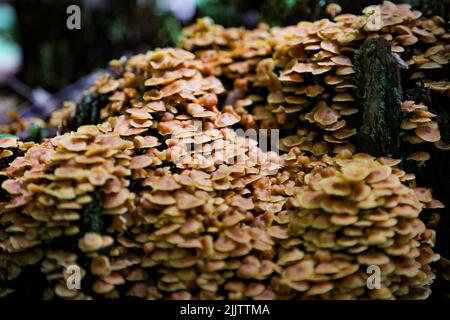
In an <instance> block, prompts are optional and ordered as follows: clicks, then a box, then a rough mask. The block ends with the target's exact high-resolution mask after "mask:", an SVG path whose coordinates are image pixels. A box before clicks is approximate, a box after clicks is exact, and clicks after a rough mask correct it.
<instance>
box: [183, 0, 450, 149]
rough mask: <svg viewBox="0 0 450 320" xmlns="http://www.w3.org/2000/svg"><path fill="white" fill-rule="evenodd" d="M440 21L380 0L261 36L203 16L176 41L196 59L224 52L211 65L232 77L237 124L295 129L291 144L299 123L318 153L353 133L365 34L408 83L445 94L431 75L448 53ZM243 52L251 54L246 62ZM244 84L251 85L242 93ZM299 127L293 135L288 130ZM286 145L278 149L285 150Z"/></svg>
mask: <svg viewBox="0 0 450 320" xmlns="http://www.w3.org/2000/svg"><path fill="white" fill-rule="evenodd" d="M332 11H333V12H335V13H338V12H339V10H335V9H334V10H332ZM444 24H445V21H444V20H443V19H442V18H440V17H434V18H433V19H423V18H421V13H420V12H419V11H414V10H412V9H411V6H410V5H408V4H401V5H395V4H393V3H391V2H389V1H386V2H384V3H383V4H382V5H377V6H370V7H367V8H366V9H364V11H363V15H361V16H356V15H352V14H339V15H334V14H333V19H332V20H331V21H330V20H329V19H322V20H319V21H315V22H300V23H298V24H297V25H296V26H288V27H275V28H272V29H271V30H270V34H269V35H268V34H267V32H266V31H265V30H266V29H265V26H260V27H259V28H257V29H255V30H253V31H251V32H253V33H251V32H248V33H244V36H243V35H242V30H241V29H224V28H223V27H220V26H217V25H214V24H212V22H211V21H210V20H206V21H205V20H200V21H198V22H197V24H196V25H194V26H191V27H189V28H188V29H186V32H185V38H184V39H183V40H182V41H181V46H182V47H185V48H187V49H198V50H197V51H195V50H194V51H193V52H195V53H196V55H197V56H198V57H204V56H205V55H206V56H208V57H211V56H214V57H227V58H226V59H221V60H220V63H216V64H215V66H217V67H218V66H221V67H222V72H221V74H222V75H223V76H224V77H227V78H231V79H233V81H234V85H233V88H234V89H235V90H237V91H238V92H240V95H239V94H235V97H234V99H231V101H230V103H232V104H233V106H234V108H235V110H236V112H238V113H239V114H241V115H242V117H241V119H242V120H241V121H242V124H243V125H245V126H247V127H259V128H281V129H282V131H283V132H284V133H286V135H290V134H298V135H299V138H298V139H297V140H298V141H299V140H303V139H304V134H303V132H304V129H303V128H309V129H310V130H312V131H313V132H312V133H311V136H310V137H311V139H309V140H308V141H313V142H317V143H320V145H319V146H320V147H319V146H318V147H317V148H319V149H320V150H327V152H328V150H329V151H330V152H335V153H336V152H337V151H339V149H340V147H341V146H342V145H346V147H345V148H352V146H351V142H352V139H351V138H352V137H353V136H355V135H356V129H355V128H353V127H352V126H351V125H350V123H351V122H352V121H354V119H355V117H356V114H357V113H358V111H359V108H358V105H357V103H356V102H355V100H356V96H357V84H355V83H354V81H352V80H353V78H354V75H355V70H354V68H353V67H354V65H353V61H352V58H353V54H354V52H355V51H356V50H357V49H358V48H359V46H360V45H361V43H362V42H363V41H364V40H365V39H367V38H370V37H377V36H381V37H384V38H385V39H386V40H388V41H389V42H390V43H391V45H392V52H393V54H394V55H395V56H396V58H397V61H398V63H399V65H400V66H401V67H403V68H405V69H404V70H403V71H402V72H403V73H404V74H405V78H408V79H409V84H408V85H409V86H410V87H414V85H415V83H419V82H423V83H425V85H426V86H427V87H429V88H430V89H431V90H434V91H437V92H440V93H443V94H445V92H448V83H447V82H445V81H436V80H435V79H436V77H437V78H439V75H436V73H437V74H439V70H442V68H443V66H445V65H447V64H448V59H449V58H450V45H449V44H448V40H449V33H447V32H446V30H445V28H444ZM254 34H256V35H258V38H257V40H255V41H257V42H258V43H259V46H260V47H261V48H264V49H265V50H262V49H261V51H260V52H258V54H256V52H255V51H254V50H251V48H247V47H246V45H247V43H248V44H251V43H252V41H248V40H245V41H244V40H243V39H244V38H245V35H248V36H249V37H250V38H251V39H254V37H252V36H251V35H254ZM211 39H220V41H219V40H218V42H214V41H213V40H211ZM237 42H239V45H236V43H237ZM200 49H201V50H200ZM241 49H243V51H241ZM264 51H265V52H266V54H265V55H264ZM243 52H248V53H249V54H251V55H252V58H251V59H246V56H245V54H243ZM243 59H245V60H244V61H242V60H243ZM248 60H251V61H252V63H248V62H247V61H248ZM229 68H233V69H236V68H240V71H239V72H236V73H235V74H234V75H233V76H232V77H230V74H229V73H228V72H226V70H228V69H229ZM216 72H217V73H218V74H220V71H216ZM238 74H239V75H240V76H239V78H237V75H238ZM444 78H445V77H444ZM249 83H251V84H252V86H251V87H250V88H251V89H252V90H248V89H249ZM299 126H300V127H302V130H300V131H301V132H295V129H296V128H298V127H299ZM312 136H314V139H313V138H312ZM291 140H292V139H289V140H288V141H289V142H290V141H291ZM289 142H288V145H284V144H282V147H284V148H289ZM308 145H312V144H308ZM336 147H338V149H337V150H334V148H336ZM305 151H311V149H309V150H305Z"/></svg>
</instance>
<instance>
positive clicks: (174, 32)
mask: <svg viewBox="0 0 450 320" xmlns="http://www.w3.org/2000/svg"><path fill="white" fill-rule="evenodd" d="M330 2H334V3H338V4H339V5H340V6H341V7H342V8H343V11H345V12H350V13H359V12H360V11H361V10H362V8H364V7H365V6H367V5H370V4H377V3H380V2H382V1H370V0H358V1H354V0H334V1H329V0H10V1H1V0H0V111H1V112H0V123H5V122H7V121H8V120H9V115H8V112H9V111H16V112H17V113H18V114H22V115H35V116H40V117H45V116H47V115H48V114H49V113H50V112H51V111H52V110H53V109H55V108H56V107H58V106H59V105H60V104H61V102H62V101H64V100H66V99H75V100H76V99H77V97H78V96H79V95H80V93H81V92H82V91H83V90H84V89H85V87H86V86H88V85H89V83H90V81H92V79H93V77H94V76H95V74H96V73H95V71H96V70H97V69H98V68H104V67H106V66H107V62H108V61H109V60H111V59H113V58H117V57H120V56H122V55H130V54H133V53H136V52H142V51H145V50H148V49H151V48H156V47H164V46H171V45H174V44H176V43H177V40H178V38H179V36H180V34H181V29H182V28H183V26H185V25H187V24H189V23H192V22H193V21H195V19H196V18H198V17H202V16H209V17H211V18H212V19H213V20H214V21H215V22H217V23H219V24H222V25H224V26H244V27H247V28H252V27H254V26H256V25H257V23H259V22H267V23H269V24H270V25H288V24H295V23H296V22H298V21H300V20H316V19H318V18H322V17H325V16H326V12H325V7H326V5H327V4H328V3H330ZM394 2H395V1H394ZM397 2H403V3H405V2H409V3H411V4H412V5H413V6H415V7H417V8H419V9H421V10H422V11H425V12H426V13H427V14H428V15H432V14H447V13H448V12H449V10H448V9H449V5H448V3H449V1H448V0H442V1H434V0H409V1H408V0H403V1H397ZM73 4H75V5H78V6H79V7H80V8H81V29H80V30H69V29H68V28H67V27H66V21H67V18H68V17H69V14H68V13H67V12H66V10H67V7H68V6H70V5H73Z"/></svg>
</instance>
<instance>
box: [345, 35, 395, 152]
mask: <svg viewBox="0 0 450 320" xmlns="http://www.w3.org/2000/svg"><path fill="white" fill-rule="evenodd" d="M354 60H355V61H354V65H355V69H356V72H357V76H356V81H357V86H358V99H359V104H360V106H361V108H362V119H361V127H360V130H359V137H358V138H359V143H360V148H361V150H362V151H363V152H367V153H369V154H372V155H374V156H392V157H399V156H400V138H399V133H400V121H401V119H400V115H401V111H400V105H401V100H402V88H401V84H400V71H399V66H398V63H397V62H396V61H395V59H394V57H393V55H392V54H391V46H390V44H389V43H388V42H387V41H386V40H385V39H383V38H370V39H367V40H366V41H365V42H364V43H363V44H362V46H361V47H360V49H359V50H358V51H357V52H356V54H355V58H354Z"/></svg>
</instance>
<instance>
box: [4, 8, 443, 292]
mask: <svg viewBox="0 0 450 320" xmlns="http://www.w3.org/2000/svg"><path fill="white" fill-rule="evenodd" d="M376 9H379V10H380V12H381V13H382V14H381V19H378V16H377V15H376V12H375V10H376ZM327 11H328V14H329V15H330V16H331V18H332V19H333V21H330V20H328V19H322V20H320V21H316V22H300V23H298V24H297V25H295V26H290V27H284V28H280V27H276V28H272V29H270V28H269V27H268V26H267V25H265V24H260V25H259V26H258V27H257V28H256V29H254V30H244V29H243V28H228V29H227V28H224V27H222V26H219V25H216V24H214V23H213V21H212V20H210V19H208V18H205V19H200V20H198V21H197V23H196V24H194V25H191V26H188V27H187V28H185V30H184V36H183V38H182V39H181V42H180V48H166V49H157V50H154V51H150V52H148V53H146V54H139V55H136V56H132V57H130V58H123V59H120V60H115V61H112V62H111V68H112V69H116V70H118V71H120V72H117V73H115V74H117V76H113V75H105V76H103V77H100V78H99V79H98V80H97V82H96V83H95V84H94V85H93V86H92V88H91V89H90V92H92V93H94V94H101V95H103V96H105V97H106V98H107V101H108V102H107V103H105V105H104V106H102V109H101V110H100V113H99V116H100V120H99V123H93V124H90V125H87V126H81V127H79V128H77V131H74V132H68V133H65V134H63V135H61V136H57V137H55V138H52V139H47V140H44V141H43V142H42V143H40V144H26V143H23V142H20V141H17V140H16V139H11V138H0V158H1V159H5V158H9V157H12V156H14V155H15V154H14V148H19V149H20V150H21V151H22V152H23V153H24V155H23V156H20V157H17V158H16V159H15V160H13V161H12V162H11V163H10V164H9V165H8V166H7V167H6V168H5V169H4V170H2V171H1V175H2V177H5V178H6V179H5V181H4V182H3V183H2V186H3V190H4V191H6V192H7V195H8V197H9V199H8V200H7V201H6V202H5V203H2V204H1V205H2V206H1V211H0V215H3V214H4V215H3V217H6V218H5V219H0V248H1V249H2V250H6V251H5V252H3V251H2V252H0V258H1V260H2V261H6V264H7V268H6V272H5V274H6V275H7V279H8V281H9V280H10V279H14V278H16V277H19V276H20V273H21V270H22V268H23V267H25V266H23V265H20V264H19V263H18V262H20V263H21V264H26V263H25V262H27V263H29V264H40V267H41V270H42V272H43V273H44V274H45V276H46V278H47V281H48V284H49V285H48V288H47V289H46V290H45V291H44V294H43V296H44V297H46V298H49V299H50V298H56V297H59V298H65V299H92V298H105V299H113V298H114V299H115V298H122V297H127V296H132V297H136V298H142V299H165V298H169V299H225V298H229V299H245V298H252V299H296V298H308V299H311V298H314V299H339V298H344V299H350V298H362V299H367V298H376V299H391V298H399V299H402V298H408V297H412V298H425V297H426V296H427V294H428V291H427V289H425V288H426V287H427V286H428V285H429V283H430V282H431V280H432V279H433V277H434V275H433V273H432V271H431V268H430V266H429V265H430V263H431V262H432V261H435V260H436V259H437V255H435V254H434V253H433V251H432V249H431V248H432V247H433V245H434V241H435V236H434V232H432V231H431V230H428V229H427V228H426V226H425V224H424V223H423V222H422V221H421V220H420V219H419V214H420V212H421V210H422V209H423V208H438V207H442V203H440V202H439V201H437V200H435V199H433V198H432V196H431V193H430V192H429V191H428V190H427V189H421V188H415V189H412V188H410V187H409V186H410V185H411V186H414V184H415V181H414V177H413V176H412V175H411V174H407V173H405V172H403V171H401V170H400V169H399V168H398V167H397V165H398V164H399V162H400V160H397V159H390V158H379V159H376V158H374V157H371V156H370V155H363V154H355V152H357V150H358V148H357V147H356V145H355V144H354V143H355V135H356V133H357V130H356V128H353V127H352V124H353V123H354V121H353V120H354V119H355V117H357V113H358V111H359V106H358V105H357V101H356V100H355V98H354V97H356V96H357V95H356V92H355V90H356V89H357V86H356V85H355V84H354V83H353V82H352V78H353V74H354V73H355V70H354V69H353V63H352V56H353V52H354V51H355V49H356V48H357V46H359V44H360V43H361V41H362V40H364V39H365V38H367V37H372V36H382V37H384V38H386V40H387V41H389V42H390V43H391V44H392V51H393V52H397V53H398V57H399V59H405V63H406V64H407V65H408V67H409V71H408V72H411V74H410V75H411V77H410V78H411V79H410V81H412V82H416V81H421V82H423V83H424V84H425V86H427V87H429V88H430V89H431V90H433V91H436V92H439V93H445V94H448V84H447V83H446V82H436V81H431V80H429V79H428V77H429V72H430V71H429V70H431V71H432V70H433V69H434V68H441V67H442V65H444V64H446V63H447V62H448V58H449V57H448V51H449V50H448V45H447V44H446V43H447V42H448V41H447V40H448V35H446V34H445V30H444V29H442V28H441V23H440V22H439V21H437V20H436V22H435V20H427V19H420V14H419V13H418V12H416V11H413V10H411V8H410V7H409V6H408V5H399V6H397V5H394V4H392V3H390V2H385V3H384V4H382V5H380V6H378V7H369V8H368V9H366V10H365V11H364V12H363V15H361V16H356V15H349V14H340V11H341V9H340V7H339V6H337V5H329V6H328V10H327ZM441 29H442V30H441ZM189 51H191V52H189ZM219 78H220V79H219ZM221 79H227V80H231V81H227V83H230V86H233V88H234V89H236V91H238V92H239V94H242V97H238V98H234V97H229V99H226V100H227V101H226V103H225V104H224V105H223V106H222V105H221V101H222V99H219V97H218V95H221V94H224V93H225V92H226V90H225V87H224V85H223V84H222V81H221ZM227 89H229V88H227ZM255 89H257V90H255ZM260 89H261V90H260ZM229 91H231V90H229ZM255 92H258V94H256V93H255ZM231 98H233V99H231ZM74 110H75V108H74V106H73V104H66V106H65V107H64V108H63V109H61V110H59V111H57V112H56V113H54V115H53V116H52V120H51V123H52V125H55V124H56V125H57V126H58V125H59V124H61V123H62V122H65V121H69V120H70V116H71V115H70V114H71V113H73V112H74ZM402 111H403V112H404V113H405V115H406V116H407V118H406V119H405V121H404V123H403V124H402V129H403V130H404V131H406V132H408V133H410V134H409V135H407V136H405V139H406V140H409V141H411V142H418V143H423V142H425V141H427V142H435V145H436V146H437V147H438V148H443V149H445V148H446V147H447V146H446V145H445V142H443V141H441V140H440V135H439V128H438V125H437V122H435V121H433V118H434V117H435V115H434V114H433V113H431V112H429V111H428V108H427V106H425V105H423V104H419V103H415V102H413V101H405V102H404V103H403V104H402ZM436 121H437V120H436ZM238 123H240V125H243V126H244V127H246V128H253V129H272V128H280V129H281V131H282V134H283V135H282V136H281V139H280V146H279V147H280V150H281V151H282V152H285V154H282V155H277V154H275V153H273V152H264V151H263V150H261V149H260V148H259V147H258V145H257V142H255V141H254V140H252V139H245V138H243V137H240V136H239V135H238V134H237V133H236V132H235V131H234V130H233V129H232V126H234V125H236V124H238ZM304 124H308V125H307V128H308V129H306V126H304ZM413 129H414V130H413ZM286 132H289V133H288V134H289V135H287V134H285V133H286ZM11 153H12V154H11ZM422 155H423V154H415V155H414V156H412V157H414V158H416V156H422ZM411 159H413V158H411ZM420 159H422V158H420ZM18 234H20V235H18ZM60 243H70V244H71V245H73V247H76V249H74V250H76V251H74V252H72V251H68V252H65V251H64V252H59V253H55V252H54V249H55V247H57V248H59V246H60V245H59V244H60ZM64 249H65V250H72V249H70V248H69V247H68V248H64ZM34 250H35V251H34ZM41 251H42V253H40V252H41ZM75 252H76V254H75ZM41 255H42V256H43V257H44V258H42V256H41ZM77 263H79V264H80V265H81V266H85V267H86V266H87V268H86V269H85V268H82V277H84V276H86V274H88V275H89V279H90V280H89V281H90V284H91V288H86V290H85V289H84V288H83V289H82V290H81V292H78V291H76V292H75V293H74V292H72V291H70V292H69V291H68V290H66V289H65V287H64V286H63V282H62V279H64V277H65V274H64V270H65V268H66V267H67V265H68V264H77ZM367 263H370V264H378V265H379V266H380V269H381V270H382V289H381V290H380V291H379V292H377V293H374V292H373V291H370V290H368V289H367V288H366V287H365V279H366V277H367V274H366V268H365V267H366V264H367ZM4 269H5V268H4V266H3V264H0V274H4V273H3V271H4ZM8 292H9V291H8V290H6V291H5V293H4V292H3V291H2V290H0V296H1V295H2V294H7V293H8Z"/></svg>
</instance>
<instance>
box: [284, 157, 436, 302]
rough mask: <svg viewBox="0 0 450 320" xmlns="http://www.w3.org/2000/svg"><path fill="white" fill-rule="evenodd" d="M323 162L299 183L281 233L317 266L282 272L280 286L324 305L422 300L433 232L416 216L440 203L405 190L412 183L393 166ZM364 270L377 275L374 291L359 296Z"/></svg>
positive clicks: (429, 276)
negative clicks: (296, 239)
mask: <svg viewBox="0 0 450 320" xmlns="http://www.w3.org/2000/svg"><path fill="white" fill-rule="evenodd" d="M323 160H324V161H321V163H318V164H315V165H314V167H313V169H312V170H311V172H309V173H307V174H306V175H305V176H304V177H303V180H304V182H305V186H303V187H301V191H300V193H299V195H298V196H297V197H296V198H295V199H294V201H293V203H292V204H293V207H294V208H297V210H295V211H293V212H292V214H291V219H290V225H289V230H290V232H291V233H292V234H297V235H299V236H300V237H301V238H302V240H303V243H302V246H303V247H304V248H305V251H306V252H308V253H309V254H310V255H311V256H313V257H317V256H320V258H318V261H317V260H314V259H311V260H310V264H309V265H307V264H305V262H303V263H302V264H298V265H295V266H292V267H289V268H288V269H287V270H285V273H284V277H285V280H286V281H291V282H293V283H294V285H299V286H301V287H303V288H305V289H304V290H305V294H306V295H308V292H309V291H306V290H313V291H314V292H318V293H317V294H322V295H323V296H322V297H326V298H332V297H339V298H350V297H355V296H356V297H359V296H361V297H367V298H372V299H391V298H406V299H413V298H425V297H427V296H428V295H429V293H430V290H429V289H427V288H426V285H427V284H429V283H430V282H431V281H432V280H433V279H434V274H433V272H432V271H431V268H430V263H431V262H433V261H436V260H438V259H439V255H437V254H435V253H433V251H432V247H433V246H434V242H435V233H434V231H433V230H430V229H427V228H426V226H425V224H424V223H423V222H422V221H421V220H420V219H419V218H418V215H419V213H420V211H421V210H422V208H424V207H427V208H436V207H439V206H440V203H439V202H438V201H436V200H433V198H432V196H431V193H430V192H429V191H428V190H426V189H423V188H416V189H413V188H408V187H407V186H406V183H407V182H408V180H411V178H412V177H411V176H410V175H407V174H406V173H405V172H404V171H401V170H399V169H397V168H396V167H395V165H396V164H398V161H394V160H392V159H385V158H380V159H375V158H374V157H372V156H370V155H367V154H355V155H354V156H353V157H351V158H327V159H323ZM369 266H377V267H379V268H380V272H381V277H382V282H381V288H379V290H369V289H368V288H367V279H368V276H369V275H370V274H368V273H367V272H366V269H367V268H368V267H369ZM311 281H314V282H312V283H311ZM308 284H309V285H311V284H312V285H313V286H312V287H310V286H308ZM308 288H309V289H308Z"/></svg>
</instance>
